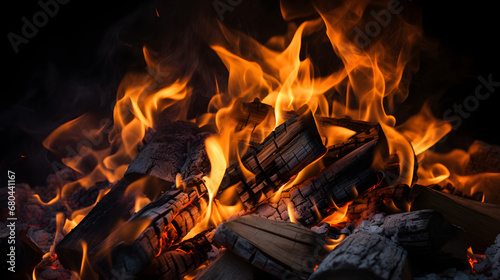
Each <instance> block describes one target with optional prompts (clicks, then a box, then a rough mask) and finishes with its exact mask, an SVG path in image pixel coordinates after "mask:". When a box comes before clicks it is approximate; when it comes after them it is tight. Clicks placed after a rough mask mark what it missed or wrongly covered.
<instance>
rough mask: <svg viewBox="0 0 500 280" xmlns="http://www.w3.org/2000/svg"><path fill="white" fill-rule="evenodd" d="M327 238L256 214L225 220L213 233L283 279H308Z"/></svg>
mask: <svg viewBox="0 0 500 280" xmlns="http://www.w3.org/2000/svg"><path fill="white" fill-rule="evenodd" d="M324 239H325V237H324V236H321V235H319V234H316V233H314V232H313V231H311V230H309V229H307V228H304V227H302V226H300V225H298V224H294V223H287V222H282V221H271V220H268V219H264V218H259V217H256V216H245V217H241V218H239V219H236V220H233V221H230V222H226V223H222V224H220V225H219V226H218V228H217V230H216V231H215V234H214V241H215V242H217V243H218V244H220V245H222V246H224V247H226V248H227V249H229V250H231V251H232V252H234V253H235V254H237V255H239V256H240V257H242V258H244V259H245V260H247V261H249V262H250V263H251V264H253V265H254V266H256V267H258V268H260V269H262V270H264V271H266V272H268V273H270V274H272V275H274V276H276V277H279V278H282V279H283V278H286V277H298V278H299V279H307V277H308V276H309V275H310V274H311V273H312V272H313V270H314V267H315V266H316V262H317V260H318V257H319V252H320V251H321V249H322V247H323V244H324ZM292 252H293V253H292Z"/></svg>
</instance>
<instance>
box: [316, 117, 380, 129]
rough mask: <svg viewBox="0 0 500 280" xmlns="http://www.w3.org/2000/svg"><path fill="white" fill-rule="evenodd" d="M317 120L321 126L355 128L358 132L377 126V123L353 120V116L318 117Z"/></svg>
mask: <svg viewBox="0 0 500 280" xmlns="http://www.w3.org/2000/svg"><path fill="white" fill-rule="evenodd" d="M316 121H317V122H318V126H319V127H320V128H324V127H329V126H341V127H344V128H347V129H350V130H354V131H356V132H363V131H366V130H368V129H370V128H372V127H374V126H376V123H370V122H366V121H359V120H353V119H351V118H330V117H316Z"/></svg>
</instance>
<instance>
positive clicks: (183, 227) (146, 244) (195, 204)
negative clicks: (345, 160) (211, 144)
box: [89, 112, 325, 278]
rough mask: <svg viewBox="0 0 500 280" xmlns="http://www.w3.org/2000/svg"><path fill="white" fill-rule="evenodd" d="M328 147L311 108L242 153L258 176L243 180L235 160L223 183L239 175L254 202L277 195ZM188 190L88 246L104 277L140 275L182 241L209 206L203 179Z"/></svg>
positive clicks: (166, 197)
mask: <svg viewBox="0 0 500 280" xmlns="http://www.w3.org/2000/svg"><path fill="white" fill-rule="evenodd" d="M151 142H152V141H151ZM151 142H150V143H151ZM324 152H325V147H324V146H323V145H322V144H321V140H320V138H319V134H318V132H317V130H316V126H315V125H314V119H313V117H312V115H311V113H310V112H307V113H303V114H301V115H300V116H296V117H295V118H292V119H291V120H289V121H287V122H285V123H284V124H282V125H281V126H279V127H278V128H277V129H276V131H275V132H273V133H272V135H270V136H269V137H268V138H266V140H265V141H264V142H263V144H262V145H260V146H259V147H258V148H257V149H256V150H255V151H251V152H249V153H247V154H246V155H245V156H244V157H243V160H242V161H243V162H244V163H247V164H248V165H247V168H248V167H250V168H249V170H250V171H252V172H253V173H254V174H255V176H254V177H252V178H248V179H244V180H245V181H240V180H243V178H244V177H243V175H242V173H241V169H240V167H239V165H233V166H232V167H230V168H228V169H227V170H226V174H225V178H224V180H223V182H224V181H225V182H226V183H227V182H231V180H232V179H236V183H237V182H238V181H239V183H240V186H241V187H242V188H240V190H242V192H243V193H242V195H243V197H244V195H245V194H247V193H248V192H246V191H247V190H248V191H250V192H252V194H253V196H252V198H249V199H248V200H247V201H248V203H249V204H251V203H253V202H257V201H260V200H253V199H254V198H256V197H257V198H258V199H260V194H261V193H263V192H265V193H266V194H267V195H271V194H273V193H274V191H275V190H277V188H278V187H277V186H279V184H282V183H284V182H286V181H288V180H289V179H290V177H292V176H293V175H295V174H296V173H297V172H298V171H300V170H301V169H302V168H304V167H305V166H307V165H308V164H309V163H311V162H312V161H313V160H315V159H317V158H318V157H319V156H321V155H322V154H323V153H324ZM286 160H288V161H286ZM243 183H244V184H243ZM244 188H248V189H244ZM187 189H188V191H187V192H186V193H184V192H182V191H179V190H177V189H172V190H170V191H167V192H166V193H165V194H163V195H162V196H161V197H160V198H159V199H158V200H156V201H153V202H152V203H150V204H148V205H147V206H146V207H144V208H143V209H142V210H141V211H139V212H138V213H136V214H135V215H134V216H133V217H132V218H130V219H129V221H127V223H126V224H125V225H124V226H121V227H120V228H119V229H118V230H116V231H115V232H113V234H112V235H111V236H110V237H108V238H106V236H102V235H101V236H98V237H96V239H100V240H101V241H102V240H104V239H106V240H104V241H103V242H102V243H101V244H100V245H99V246H96V245H93V246H92V247H89V248H90V250H89V251H90V252H91V253H90V254H91V255H92V256H95V257H93V258H92V259H94V260H95V262H96V263H98V264H99V268H100V270H101V271H100V274H101V275H103V277H106V278H113V277H115V275H119V276H120V277H132V276H134V275H137V274H138V273H139V272H140V271H142V270H143V269H145V268H146V267H147V266H149V265H150V264H151V262H152V261H153V259H154V256H155V255H156V254H158V252H160V250H162V248H163V249H165V248H167V247H168V246H170V245H171V244H173V243H174V242H176V241H178V240H180V239H181V238H182V237H183V236H185V235H186V234H187V233H188V232H189V231H190V230H191V229H192V228H193V227H194V225H195V224H196V223H198V222H199V221H201V219H202V217H203V214H204V212H205V211H206V208H207V205H208V193H207V190H206V187H205V185H204V181H203V179H198V180H195V181H193V182H191V183H190V185H188V186H187ZM262 189H264V190H262ZM138 225H141V226H138ZM131 228H133V229H134V230H131ZM137 229H138V231H139V232H138V234H137V235H136V236H132V237H130V235H127V234H126V233H125V232H126V231H137ZM90 232H92V233H93V232H94V231H90ZM162 240H163V241H162ZM105 252H111V260H112V262H111V263H109V262H106V261H105V259H106V258H105V256H104V255H105ZM103 254H104V255H103ZM132 263H133V265H132Z"/></svg>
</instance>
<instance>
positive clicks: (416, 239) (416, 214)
mask: <svg viewBox="0 0 500 280" xmlns="http://www.w3.org/2000/svg"><path fill="white" fill-rule="evenodd" d="M382 228H383V230H384V231H383V234H384V235H385V236H386V237H391V236H394V237H395V238H396V239H397V240H398V244H399V245H401V246H403V248H405V249H406V250H407V251H408V255H409V256H410V259H411V264H412V265H414V266H416V267H419V269H421V270H422V269H425V270H427V271H430V270H432V269H442V268H446V267H460V266H465V265H466V264H467V263H468V262H467V254H466V252H467V242H466V240H465V232H464V231H463V230H462V229H461V228H459V227H457V226H454V225H452V224H451V223H450V222H448V221H447V220H445V219H444V217H443V216H442V215H441V214H440V213H438V212H436V211H434V210H420V211H413V212H407V213H400V214H394V215H390V216H387V217H386V218H385V220H384V223H383V225H382Z"/></svg>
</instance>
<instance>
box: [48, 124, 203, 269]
mask: <svg viewBox="0 0 500 280" xmlns="http://www.w3.org/2000/svg"><path fill="white" fill-rule="evenodd" d="M193 126H194V127H193ZM199 132H200V130H199V129H198V128H197V127H196V125H194V124H192V123H190V122H182V121H177V122H173V123H170V124H168V125H165V126H164V127H163V128H162V129H161V130H158V131H157V132H156V134H155V135H154V136H153V137H152V139H151V140H150V141H149V142H148V143H147V144H146V146H144V148H143V149H142V150H141V151H140V153H139V154H138V155H137V157H136V158H135V159H134V160H133V161H132V163H131V164H130V166H129V168H128V169H127V171H126V172H125V176H124V178H122V179H121V180H120V181H118V182H117V183H116V184H115V185H114V186H113V188H112V189H111V190H110V191H109V192H108V193H107V194H106V195H105V196H104V197H103V198H102V199H101V200H100V201H99V202H98V203H97V204H96V206H94V208H93V209H92V210H91V211H90V212H89V213H88V214H87V215H86V216H85V218H84V219H83V220H82V221H81V222H80V223H79V224H78V225H77V226H76V227H75V228H74V229H73V230H71V232H69V233H68V234H67V235H66V236H65V237H64V239H63V240H62V241H61V242H60V243H59V244H58V245H57V246H56V253H57V255H58V256H59V258H60V260H61V263H62V264H63V265H64V267H66V268H68V269H71V270H74V271H79V270H80V266H81V261H82V253H83V252H82V246H81V244H82V242H85V244H87V248H88V250H89V251H90V250H92V249H93V248H94V247H95V246H96V245H98V244H99V243H101V242H102V240H104V239H105V238H106V237H107V236H109V235H110V233H111V231H112V230H114V229H115V227H116V223H117V221H120V220H121V221H126V220H128V219H129V218H130V217H131V214H132V213H131V212H133V207H134V205H135V200H136V195H133V193H131V194H130V195H126V190H127V188H128V187H129V186H130V185H131V184H132V183H133V182H135V181H137V180H138V179H139V178H141V179H144V181H141V184H142V183H143V182H144V185H145V187H144V188H143V189H144V194H147V195H148V197H149V199H150V200H154V199H155V198H157V197H158V196H159V194H160V193H161V192H162V191H165V190H168V189H169V188H170V187H171V186H172V184H173V183H174V182H175V177H176V174H177V173H178V172H179V168H180V166H182V165H183V163H184V161H185V154H186V152H187V150H188V146H189V142H190V141H191V139H192V138H193V137H194V136H195V134H197V133H199ZM157 177H159V178H161V179H162V180H158V179H155V178H157ZM153 181H154V182H153Z"/></svg>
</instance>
